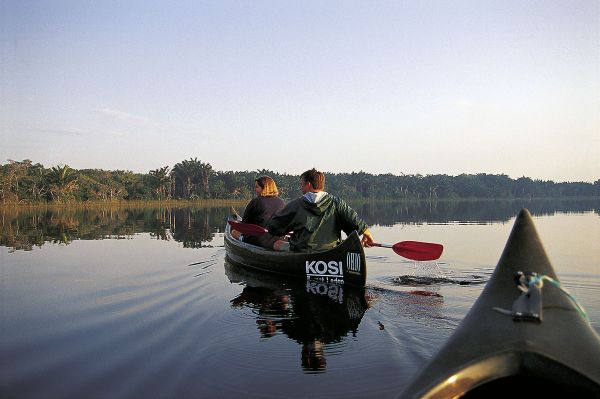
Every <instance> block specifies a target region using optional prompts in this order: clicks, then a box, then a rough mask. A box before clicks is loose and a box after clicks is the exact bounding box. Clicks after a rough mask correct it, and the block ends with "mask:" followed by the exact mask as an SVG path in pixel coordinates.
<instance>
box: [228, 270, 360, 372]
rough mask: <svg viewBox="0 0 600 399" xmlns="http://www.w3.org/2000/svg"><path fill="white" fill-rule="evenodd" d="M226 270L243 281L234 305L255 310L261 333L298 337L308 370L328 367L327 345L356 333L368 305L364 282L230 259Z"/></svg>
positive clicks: (235, 281) (229, 275) (318, 370)
mask: <svg viewBox="0 0 600 399" xmlns="http://www.w3.org/2000/svg"><path fill="white" fill-rule="evenodd" d="M225 273H226V275H227V277H228V278H229V281H231V282H232V283H239V284H243V285H244V288H243V290H242V292H241V293H240V294H239V295H237V296H236V297H235V298H233V299H232V300H231V306H232V307H234V308H249V309H251V310H252V312H253V313H254V314H255V316H256V324H257V327H258V330H259V333H260V336H261V338H270V337H273V336H275V335H276V334H277V333H284V334H285V335H287V336H288V337H289V338H290V339H292V340H294V341H296V342H298V343H299V344H300V345H301V346H302V351H301V360H302V368H303V370H304V371H305V372H322V371H325V369H326V364H327V361H326V358H325V346H326V345H327V344H332V343H337V342H341V341H343V340H344V339H345V337H347V336H348V335H349V334H350V335H352V336H356V334H357V331H358V326H359V324H360V321H361V319H362V317H363V315H364V313H365V311H366V310H367V309H368V307H369V304H368V301H367V298H366V295H365V294H366V292H365V289H364V288H355V287H348V286H343V285H337V284H332V283H325V282H315V281H307V282H306V283H304V284H303V283H298V281H297V280H296V281H290V280H282V279H278V278H276V277H273V276H272V275H262V274H260V273H257V272H254V271H250V270H247V269H243V268H241V267H240V266H237V265H234V264H232V263H229V262H225Z"/></svg>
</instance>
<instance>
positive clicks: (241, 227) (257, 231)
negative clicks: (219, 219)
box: [227, 220, 267, 236]
mask: <svg viewBox="0 0 600 399" xmlns="http://www.w3.org/2000/svg"><path fill="white" fill-rule="evenodd" d="M227 223H229V225H230V226H231V228H232V229H234V230H237V231H239V232H240V233H242V234H245V235H247V236H260V235H263V234H266V233H267V229H265V228H264V227H262V226H259V225H257V224H252V223H242V222H238V221H237V220H228V221H227Z"/></svg>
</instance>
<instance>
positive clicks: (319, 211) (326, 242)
mask: <svg viewBox="0 0 600 399" xmlns="http://www.w3.org/2000/svg"><path fill="white" fill-rule="evenodd" d="M300 189H301V191H302V194H304V195H303V196H302V197H300V198H298V199H295V200H293V201H291V202H290V203H288V204H287V205H286V206H285V207H284V208H283V209H282V210H280V211H279V212H277V213H276V214H275V215H273V217H272V218H271V220H270V221H269V223H268V224H267V229H268V230H269V233H271V234H273V235H284V234H286V233H287V232H290V231H291V232H293V233H292V236H291V238H290V240H289V242H287V241H284V240H278V241H276V242H275V243H274V244H273V248H274V249H275V250H278V251H289V250H291V251H296V252H312V251H323V250H326V249H331V248H333V247H335V246H336V245H338V244H339V243H340V242H341V232H342V231H343V232H344V233H346V235H349V234H350V233H352V232H353V231H355V230H356V231H357V232H358V234H360V235H362V240H361V241H362V244H363V246H366V247H370V246H372V245H373V236H372V235H371V231H370V230H369V228H368V226H367V224H366V223H365V222H364V221H363V220H362V219H361V218H359V217H358V214H357V213H356V212H355V211H354V210H353V209H352V208H350V206H348V204H346V202H344V201H343V200H342V199H340V198H338V197H336V196H334V195H331V194H328V193H327V192H325V191H324V190H325V175H324V174H323V172H319V171H317V170H315V169H314V168H313V169H311V170H307V171H306V172H304V173H303V174H302V175H301V176H300Z"/></svg>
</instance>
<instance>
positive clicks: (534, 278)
mask: <svg viewBox="0 0 600 399" xmlns="http://www.w3.org/2000/svg"><path fill="white" fill-rule="evenodd" d="M515 280H516V284H517V288H519V289H520V290H521V295H520V296H519V297H518V298H517V299H515V301H514V302H513V306H512V311H510V310H507V309H502V308H498V307H495V308H494V310H496V311H498V312H500V313H503V314H506V315H510V316H512V317H513V320H515V321H533V322H537V323H541V322H542V288H543V287H544V281H548V282H549V283H552V284H553V285H554V286H556V287H557V288H558V289H560V290H561V291H562V292H563V293H564V294H565V295H566V296H567V297H568V298H569V299H570V300H571V301H572V302H573V303H574V304H575V306H576V307H577V311H578V312H579V314H581V315H582V316H583V317H584V318H585V319H586V320H587V321H588V322H589V318H588V315H587V313H586V312H585V310H584V309H583V307H582V306H581V305H580V304H579V302H577V300H576V299H575V298H574V297H573V296H572V295H571V294H570V293H569V292H568V291H567V290H565V289H564V288H563V287H562V286H561V284H560V283H559V282H558V281H556V280H555V279H553V278H552V277H549V276H546V275H540V274H538V273H535V272H522V271H518V272H517V273H515Z"/></svg>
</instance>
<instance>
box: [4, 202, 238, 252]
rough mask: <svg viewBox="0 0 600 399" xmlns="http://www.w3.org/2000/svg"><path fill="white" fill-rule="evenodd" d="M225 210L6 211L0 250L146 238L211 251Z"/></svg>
mask: <svg viewBox="0 0 600 399" xmlns="http://www.w3.org/2000/svg"><path fill="white" fill-rule="evenodd" d="M228 211H229V209H228V208H226V207H222V208H194V207H181V208H119V207H105V208H104V207H97V208H81V207H79V208H74V207H56V208H18V207H3V208H0V217H1V219H0V245H1V246H5V247H9V248H11V249H12V250H24V251H30V250H32V249H33V248H34V247H41V246H42V245H44V244H45V243H58V244H69V243H71V242H72V241H74V240H101V239H123V238H129V237H132V236H134V235H135V234H140V233H149V235H150V236H151V237H153V238H156V239H158V240H175V241H178V242H181V243H183V246H184V247H185V248H200V247H203V246H207V245H208V243H210V242H211V241H212V239H213V236H214V233H215V232H218V231H220V229H222V228H223V224H224V223H225V222H224V221H225V219H226V216H227V213H228Z"/></svg>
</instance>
